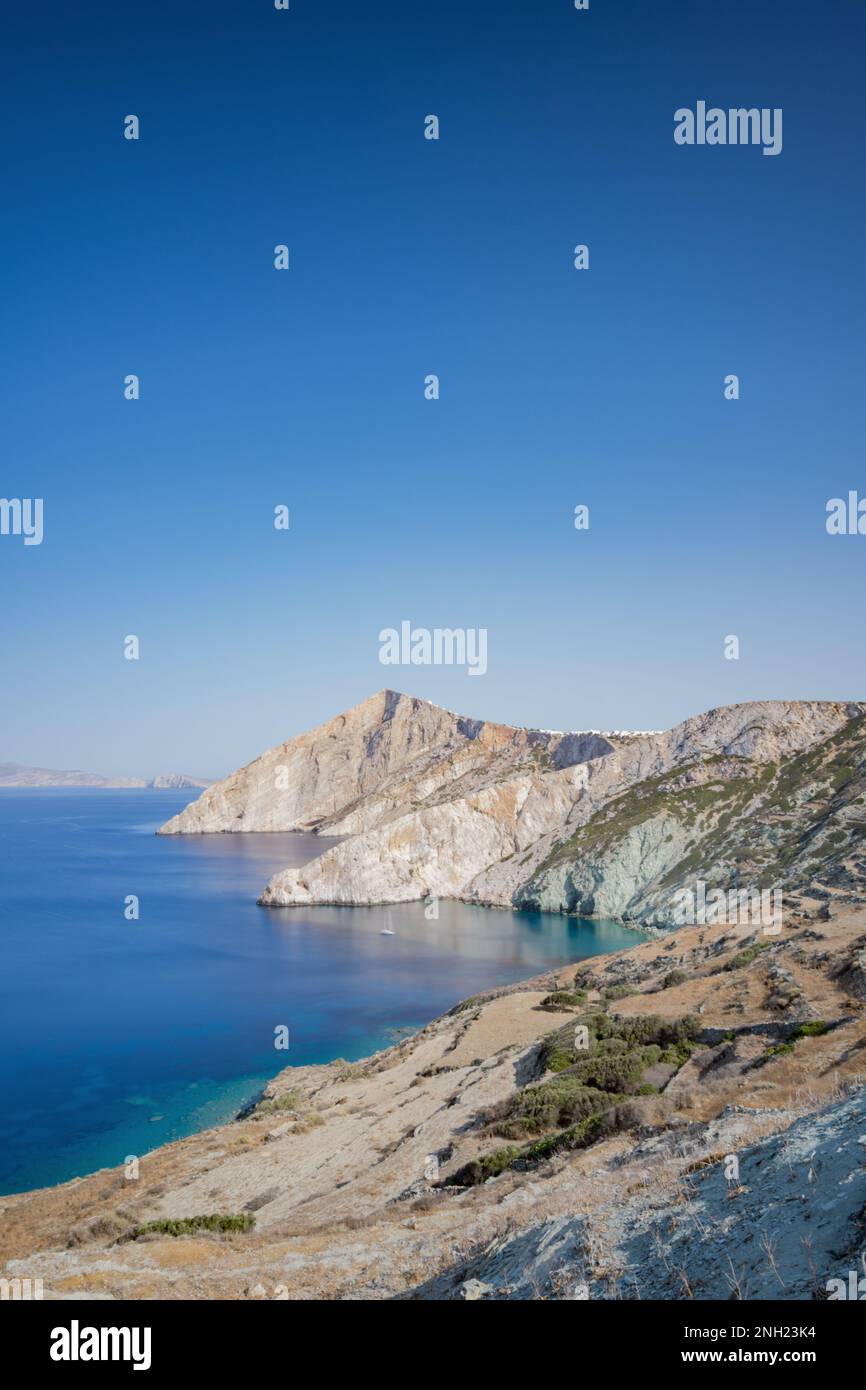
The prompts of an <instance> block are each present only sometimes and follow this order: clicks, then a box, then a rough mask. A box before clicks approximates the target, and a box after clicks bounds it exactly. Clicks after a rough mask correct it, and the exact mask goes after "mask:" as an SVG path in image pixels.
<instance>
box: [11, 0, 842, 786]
mask: <svg viewBox="0 0 866 1390" xmlns="http://www.w3.org/2000/svg"><path fill="white" fill-rule="evenodd" d="M864 39H866V16H864V12H863V11H862V9H861V8H860V7H858V6H855V5H854V4H851V3H844V2H843V0H823V3H822V4H821V5H820V6H818V5H815V4H811V3H806V2H805V0H794V3H782V0H761V3H756V0H733V2H732V3H729V4H725V5H724V6H723V5H713V6H708V5H701V6H698V5H695V4H694V0H665V2H664V3H658V4H652V3H649V0H642V3H637V0H635V2H629V3H621V2H619V0H592V3H591V8H590V10H589V11H588V12H577V11H575V10H574V9H573V7H572V6H571V5H570V3H568V0H525V3H523V2H522V0H521V2H520V3H518V0H502V3H494V0H440V2H438V3H436V4H434V5H430V4H426V3H420V0H402V2H401V3H397V2H396V0H367V3H365V4H363V5H359V4H358V3H357V0H333V2H332V3H329V4H327V5H324V4H322V3H321V2H320V0H292V8H291V10H290V11H289V12H287V13H285V12H277V11H275V10H274V9H273V7H272V6H271V5H270V4H269V3H266V0H257V3H253V2H252V0H245V3H243V4H241V3H236V4H228V3H224V0H216V2H215V3H210V4H206V5H201V4H198V5H192V4H189V3H186V0H175V3H171V4H169V3H165V2H164V0H158V2H157V3H150V4H148V5H147V6H146V7H128V6H126V7H125V6H119V5H115V4H110V5H109V4H105V3H93V4H91V5H88V6H86V7H72V6H69V5H68V4H60V3H56V2H55V0H51V2H50V3H48V4H45V5H40V6H39V7H32V8H31V9H30V11H29V12H26V11H24V10H23V7H19V9H18V12H17V13H12V14H10V15H9V16H8V17H7V19H6V21H5V44H4V48H5V55H4V60H3V65H4V68H5V69H6V71H5V72H4V81H3V83H2V86H0V118H2V125H3V131H4V138H3V155H2V159H3V164H4V192H5V195H6V196H5V197H4V199H3V205H2V209H0V231H2V245H3V258H2V266H3V280H4V288H3V300H4V311H5V312H4V317H5V320H6V333H5V335H4V340H5V342H6V353H5V354H4V362H3V370H2V373H0V393H2V400H0V418H2V424H3V433H4V436H5V441H4V442H5V449H4V461H5V466H4V469H3V479H2V488H0V491H2V494H3V495H4V496H7V497H35V496H40V497H43V498H44V505H45V539H44V542H43V544H42V545H41V546H38V547H37V546H33V547H24V546H23V545H22V543H21V540H20V538H17V537H8V536H7V537H0V583H2V585H3V591H4V598H5V602H4V623H3V629H4V638H3V654H4V668H5V669H4V678H3V681H2V695H0V701H2V704H0V721H2V730H3V737H2V742H0V760H2V759H12V760H15V761H20V762H26V763H36V764H41V765H43V766H58V767H70V766H79V767H86V768H88V769H91V770H94V771H103V772H108V773H116V774H130V775H151V774H153V773H155V772H157V771H160V770H169V769H175V768H176V769H181V770H185V771H190V772H198V773H202V774H211V775H216V774H221V773H223V772H226V771H228V770H230V769H231V768H232V767H234V766H236V765H238V764H240V763H242V762H245V761H247V760H249V759H250V758H252V757H254V756H255V755H256V754H257V753H258V752H260V751H261V750H262V749H263V748H264V747H267V746H270V745H272V744H274V743H277V742H279V741H280V740H282V739H283V738H286V737H288V736H289V735H290V734H292V733H295V732H299V731H300V730H302V729H304V728H306V727H310V726H311V725H313V724H315V723H318V722H320V721H321V720H323V719H325V718H327V717H329V716H330V715H332V714H334V713H336V712H337V711H339V710H340V709H343V708H345V707H347V706H349V705H351V704H354V703H356V702H357V701H358V700H360V699H362V698H363V697H364V696H365V695H367V694H370V693H372V692H373V691H374V690H377V689H380V688H381V687H382V686H385V685H390V686H393V687H396V688H398V689H405V690H408V691H410V692H412V693H415V694H419V695H423V696H425V697H427V698H429V699H432V700H435V701H438V702H440V703H442V704H445V705H447V706H449V707H450V708H454V709H458V710H460V711H462V712H465V713H468V714H472V715H481V716H485V717H488V718H494V719H501V720H507V721H513V722H515V723H528V724H533V725H540V726H543V727H552V728H583V727H602V728H622V727H625V728H635V727H637V728H661V727H666V726H668V725H671V724H673V723H675V722H676V721H678V720H679V719H682V718H684V717H686V716H687V715H689V714H693V713H696V712H698V711H699V710H702V709H705V708H708V707H710V706H712V705H718V704H725V703H729V702H732V701H737V700H746V699H753V698H771V697H780V698H781V697H785V698H828V699H829V698H858V697H859V698H863V696H864V693H866V690H864V680H863V676H864V656H863V635H862V613H863V600H864V583H863V575H864V565H866V537H859V536H857V537H830V536H828V535H827V533H826V531H825V526H824V520H825V506H826V502H827V500H828V499H829V498H831V497H835V496H844V495H845V494H846V493H847V492H848V490H849V489H852V488H854V489H856V488H859V489H860V492H861V494H863V495H866V470H864V467H863V462H862V443H861V440H862V436H863V432H864V430H863V427H864V419H863V416H864V405H863V399H864V392H863V352H862V323H863V307H864V306H863V290H864V260H863V255H862V246H861V238H862V225H863V216H864V206H863V205H864V194H863V184H862V178H861V175H860V170H861V168H862V151H863V141H864V133H866V132H864V125H866V123H864V117H863V108H862V105H861V102H860V96H859V94H860V91H861V89H862V82H861V77H862V62H863V55H864V47H866V44H864ZM698 99H706V100H707V101H708V102H709V103H710V104H717V105H718V106H721V107H724V108H726V107H728V106H758V107H781V108H782V109H783V111H784V147H783V151H782V153H781V154H780V155H779V156H778V157H775V158H767V157H764V156H762V154H761V151H760V149H759V148H752V147H745V148H744V147H723V148H710V147H704V148H697V147H695V148H683V147H679V146H677V145H675V143H674V141H673V126H674V121H673V115H674V111H675V110H676V109H677V108H679V107H681V106H691V107H694V105H695V103H696V101H697V100H698ZM129 113H135V114H137V115H138V116H139V117H140V121H141V138H140V140H139V141H137V142H132V141H126V140H124V139H123V118H124V116H125V115H127V114H129ZM429 113H435V114H437V115H438V116H439V118H440V121H441V138H440V140H439V141H438V142H432V141H426V140H424V138H423V124H424V117H425V116H426V115H427V114H429ZM579 242H580V243H586V244H588V245H589V247H590V270H589V271H588V272H577V271H575V270H574V269H573V266H572V248H573V247H574V245H575V244H576V243H579ZM277 243H286V244H287V245H288V246H289V248H290V253H291V269H290V270H289V271H288V272H277V271H275V270H274V268H273V248H274V246H275V245H276V244H277ZM130 372H135V373H137V374H138V375H139V376H140V379H141V399H140V400H139V401H136V402H129V401H125V400H124V399H123V391H122V388H123V379H124V377H125V376H126V375H127V373H130ZM430 372H435V373H437V374H438V375H439V376H440V378H441V399H440V400H438V401H435V402H431V401H425V400H424V397H423V381H424V377H425V376H426V374H427V373H430ZM731 372H735V373H737V374H738V375H739V376H740V379H741V399H740V400H739V401H736V402H731V401H725V400H724V398H723V379H724V377H725V375H726V374H728V373H731ZM279 503H285V504H286V505H288V506H289V507H290V509H291V528H290V530H289V531H288V532H277V531H275V530H274V529H273V525H272V513H273V508H274V506H275V505H277V504H279ZM578 503H585V504H587V505H588V506H589V507H590V529H589V530H588V531H586V532H576V531H575V530H574V527H573V524H572V516H573V510H574V506H575V505H576V504H578ZM407 618H408V619H411V621H412V622H413V623H414V624H416V625H420V626H426V627H428V628H434V627H461V626H462V627H485V628H486V629H487V631H488V646H489V657H488V662H489V667H488V672H487V674H486V675H485V676H484V677H479V678H471V677H469V676H467V674H466V672H465V671H464V670H459V669H455V668H445V667H410V668H400V667H383V666H382V665H381V664H380V663H379V660H378V652H379V643H378V634H379V631H380V629H382V628H385V627H392V626H393V627H397V626H399V623H400V621H401V620H402V619H407ZM128 633H135V634H137V635H138V636H139V637H140V640H141V659H140V660H139V661H138V662H128V661H125V660H124V659H123V647H122V643H123V638H124V636H125V635H126V634H128ZM729 633H735V634H737V635H738V636H739V638H740V642H741V656H740V660H739V661H726V660H725V659H724V656H723V639H724V637H725V636H726V635H727V634H729Z"/></svg>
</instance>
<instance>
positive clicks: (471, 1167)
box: [449, 1145, 520, 1187]
mask: <svg viewBox="0 0 866 1390" xmlns="http://www.w3.org/2000/svg"><path fill="white" fill-rule="evenodd" d="M519 1154H520V1150H519V1149H518V1148H515V1147H514V1146H513V1145H512V1146H510V1147H509V1148H507V1149H496V1150H495V1151H494V1152H493V1153H489V1154H482V1155H481V1157H480V1158H473V1159H472V1160H471V1162H469V1163H467V1164H466V1165H465V1166H464V1167H463V1168H460V1169H459V1170H458V1172H456V1173H455V1174H454V1176H453V1177H452V1178H450V1179H449V1182H451V1183H455V1184H456V1185H457V1186H458V1187H477V1186H478V1185H479V1184H480V1183H482V1182H486V1181H487V1179H488V1178H496V1177H498V1176H499V1174H500V1173H504V1172H505V1170H506V1168H510V1167H511V1165H512V1163H513V1162H514V1160H515V1159H516V1158H517V1157H518V1155H519Z"/></svg>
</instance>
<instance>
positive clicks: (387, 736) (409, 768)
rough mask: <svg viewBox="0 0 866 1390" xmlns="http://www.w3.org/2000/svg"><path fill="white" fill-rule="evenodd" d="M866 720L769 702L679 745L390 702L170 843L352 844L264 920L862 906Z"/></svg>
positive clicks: (722, 713)
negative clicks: (765, 898)
mask: <svg viewBox="0 0 866 1390" xmlns="http://www.w3.org/2000/svg"><path fill="white" fill-rule="evenodd" d="M864 798H866V704H863V703H854V702H833V701H761V702H754V703H751V704H742V705H732V706H728V707H725V708H721V709H716V710H710V711H709V712H708V713H706V714H703V715H699V716H697V717H695V718H692V719H687V720H685V721H684V722H683V723H682V724H679V725H677V726H676V727H675V728H673V729H670V730H668V731H666V732H664V733H646V734H634V733H631V734H627V733H607V734H600V733H597V732H583V733H580V732H575V733H550V732H546V731H542V730H526V729H516V728H512V727H510V726H508V725H503V724H490V723H485V722H484V721H481V720H473V719H468V718H466V717H463V716H460V715H455V714H451V713H450V712H448V711H446V710H442V709H438V708H437V707H436V706H435V705H431V704H429V703H427V702H426V701H423V700H418V699H414V698H412V697H410V696H407V695H400V694H397V693H396V692H394V691H382V692H380V693H379V694H378V695H375V696H373V697H371V698H370V699H369V700H365V701H364V702H363V703H362V704H360V705H358V706H356V708H355V709H353V710H349V711H348V712H347V713H346V714H342V715H339V716H338V717H337V718H336V719H333V720H331V721H330V722H329V723H327V724H324V725H322V726H321V727H320V728H318V729H314V730H313V731H312V732H311V733H308V734H304V735H302V736H301V737H299V738H295V739H292V740H290V741H289V742H288V743H286V744H283V745H281V746H280V747H278V748H275V749H272V750H271V751H270V752H268V753H266V754H264V755H263V756H262V757H261V758H258V759H256V760H255V762H253V763H251V764H250V765H249V766H248V767H246V768H243V769H241V771H239V772H237V773H234V774H233V775H232V776H231V777H229V778H226V779H225V780H224V781H223V782H219V783H217V784H216V785H215V786H213V787H210V788H208V789H207V791H205V792H204V794H203V795H202V796H201V797H200V798H199V799H198V801H196V802H194V803H192V805H191V806H189V807H187V808H186V810H185V811H183V812H182V813H181V814H180V815H178V816H175V817H174V818H173V819H172V820H170V821H169V822H168V823H167V824H166V825H165V826H164V827H163V830H162V832H161V833H163V834H189V833H206V832H215V831H244V830H315V831H321V832H327V833H328V834H329V835H337V836H344V837H346V838H345V839H344V840H343V841H342V843H340V844H338V845H336V846H333V847H332V848H330V849H329V850H328V851H327V852H326V853H324V854H323V855H321V856H320V857H319V858H318V859H316V860H315V861H314V862H313V863H312V864H311V865H306V866H303V867H301V868H291V869H286V870H284V871H282V872H279V873H277V874H275V875H274V877H273V878H272V879H271V881H270V883H269V884H268V885H267V887H266V888H265V890H264V893H263V895H262V898H261V902H262V903H263V904H264V905H266V906H274V907H281V906H295V905H299V904H307V905H310V904H316V903H332V904H363V903H394V902H403V901H410V900H413V899H420V898H427V897H450V898H460V899H464V900H466V901H469V902H479V903H486V904H490V905H495V906H503V907H507V906H517V907H524V908H535V909H543V910H549V911H561V912H571V913H577V914H581V915H587V916H589V915H596V916H606V917H619V918H622V919H623V920H625V921H632V922H639V923H641V924H643V925H654V926H658V927H668V926H671V925H675V924H676V922H677V916H676V912H677V905H678V903H679V902H680V901H681V896H680V895H681V894H682V892H683V891H687V890H690V889H692V888H693V886H694V884H695V882H696V880H700V881H702V882H704V883H706V884H707V885H708V886H709V887H711V888H716V889H723V890H730V889H739V888H767V889H769V888H776V889H778V890H780V891H783V892H786V893H787V892H789V891H792V890H793V891H796V890H797V889H798V888H802V887H804V886H805V885H807V884H808V883H810V882H812V881H813V880H814V879H815V877H816V875H819V876H821V877H822V879H823V880H826V882H827V883H829V884H832V885H833V886H835V887H840V888H844V889H845V890H846V891H847V893H848V895H849V900H850V902H851V903H856V902H866V857H864V852H863V836H864V827H866V799H864Z"/></svg>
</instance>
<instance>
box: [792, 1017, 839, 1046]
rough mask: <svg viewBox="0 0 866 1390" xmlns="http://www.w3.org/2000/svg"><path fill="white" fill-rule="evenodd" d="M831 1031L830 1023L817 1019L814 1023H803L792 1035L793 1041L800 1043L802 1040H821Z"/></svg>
mask: <svg viewBox="0 0 866 1390" xmlns="http://www.w3.org/2000/svg"><path fill="white" fill-rule="evenodd" d="M829 1029H830V1025H829V1023H825V1022H824V1020H823V1019H822V1018H816V1019H815V1021H814V1023H801V1024H800V1026H799V1028H797V1029H796V1030H795V1031H794V1032H793V1033H792V1034H791V1041H793V1042H799V1040H800V1038H820V1037H823V1035H824V1034H825V1033H827V1032H828V1031H829Z"/></svg>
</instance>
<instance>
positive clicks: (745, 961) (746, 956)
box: [724, 941, 771, 970]
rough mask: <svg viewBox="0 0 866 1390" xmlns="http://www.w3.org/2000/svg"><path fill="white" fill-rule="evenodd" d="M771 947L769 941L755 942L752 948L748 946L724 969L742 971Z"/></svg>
mask: <svg viewBox="0 0 866 1390" xmlns="http://www.w3.org/2000/svg"><path fill="white" fill-rule="evenodd" d="M769 945H771V942H769V941H753V942H752V945H751V946H747V947H746V949H745V950H744V951H740V952H739V954H738V955H736V956H734V958H733V960H729V961H728V963H727V965H725V966H724V969H725V970H741V969H742V968H743V966H744V965H751V963H752V961H753V960H754V959H755V957H756V956H757V955H759V954H760V953H761V951H764V950H766V948H767V947H768V946H769Z"/></svg>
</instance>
